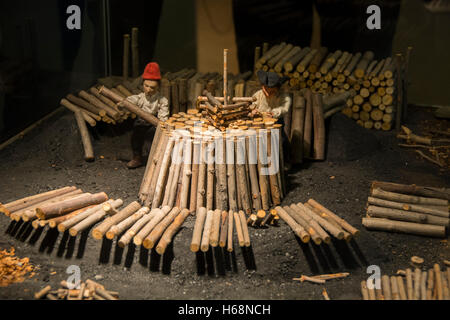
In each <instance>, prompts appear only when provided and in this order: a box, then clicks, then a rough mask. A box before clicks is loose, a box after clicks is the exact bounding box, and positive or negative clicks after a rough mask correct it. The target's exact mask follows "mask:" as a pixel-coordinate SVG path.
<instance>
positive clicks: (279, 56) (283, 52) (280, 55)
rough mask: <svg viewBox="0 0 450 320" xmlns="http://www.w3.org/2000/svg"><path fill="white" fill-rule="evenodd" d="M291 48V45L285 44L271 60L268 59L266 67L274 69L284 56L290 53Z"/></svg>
mask: <svg viewBox="0 0 450 320" xmlns="http://www.w3.org/2000/svg"><path fill="white" fill-rule="evenodd" d="M292 48H293V45H292V44H290V43H289V44H287V45H285V46H284V47H283V49H282V50H281V51H280V52H278V53H277V54H276V55H274V56H273V57H272V58H270V59H269V60H268V61H267V65H268V66H269V67H270V68H275V65H276V64H277V63H278V62H279V61H280V60H281V59H282V58H283V57H284V56H285V55H287V54H288V53H289V51H291V49H292Z"/></svg>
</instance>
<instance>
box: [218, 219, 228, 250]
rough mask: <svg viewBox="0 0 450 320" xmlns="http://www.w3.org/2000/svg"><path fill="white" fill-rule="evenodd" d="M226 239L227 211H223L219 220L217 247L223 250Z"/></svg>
mask: <svg viewBox="0 0 450 320" xmlns="http://www.w3.org/2000/svg"><path fill="white" fill-rule="evenodd" d="M227 237H228V211H225V210H223V211H222V214H221V218H220V236H219V246H220V247H221V248H225V246H226V244H227Z"/></svg>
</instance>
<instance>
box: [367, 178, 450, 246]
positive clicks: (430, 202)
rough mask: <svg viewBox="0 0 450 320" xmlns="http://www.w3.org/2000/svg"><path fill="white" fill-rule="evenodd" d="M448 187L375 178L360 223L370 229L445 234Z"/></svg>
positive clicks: (447, 222) (447, 225) (449, 197)
mask: <svg viewBox="0 0 450 320" xmlns="http://www.w3.org/2000/svg"><path fill="white" fill-rule="evenodd" d="M449 200H450V190H449V189H439V188H432V187H421V186H416V185H403V184H397V183H390V182H379V181H374V182H373V183H372V186H371V194H370V197H369V198H368V206H367V216H366V218H363V219H362V224H363V226H365V227H366V228H367V229H369V230H380V231H392V232H400V233H408V234H415V235H422V236H428V237H441V238H444V237H445V236H446V233H445V231H446V228H448V227H449V223H450V220H449V218H450V214H449V206H448V201H449Z"/></svg>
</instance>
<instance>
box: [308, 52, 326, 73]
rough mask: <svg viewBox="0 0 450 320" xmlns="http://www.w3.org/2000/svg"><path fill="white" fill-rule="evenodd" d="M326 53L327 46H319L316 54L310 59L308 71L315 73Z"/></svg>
mask: <svg viewBox="0 0 450 320" xmlns="http://www.w3.org/2000/svg"><path fill="white" fill-rule="evenodd" d="M327 54H328V48H327V47H320V48H319V50H317V54H316V55H314V57H313V59H312V60H311V63H310V65H309V67H308V71H309V72H310V73H315V72H317V71H319V67H320V66H321V64H322V61H323V60H324V59H325V58H326V56H327Z"/></svg>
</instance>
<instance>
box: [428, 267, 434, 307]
mask: <svg viewBox="0 0 450 320" xmlns="http://www.w3.org/2000/svg"><path fill="white" fill-rule="evenodd" d="M433 289H434V271H433V269H429V270H428V276H427V298H426V300H432V299H433Z"/></svg>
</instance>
